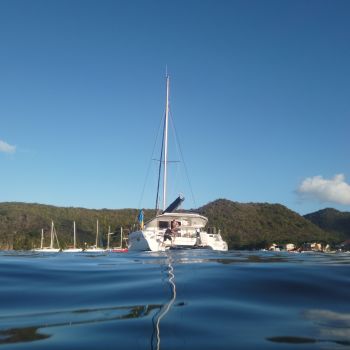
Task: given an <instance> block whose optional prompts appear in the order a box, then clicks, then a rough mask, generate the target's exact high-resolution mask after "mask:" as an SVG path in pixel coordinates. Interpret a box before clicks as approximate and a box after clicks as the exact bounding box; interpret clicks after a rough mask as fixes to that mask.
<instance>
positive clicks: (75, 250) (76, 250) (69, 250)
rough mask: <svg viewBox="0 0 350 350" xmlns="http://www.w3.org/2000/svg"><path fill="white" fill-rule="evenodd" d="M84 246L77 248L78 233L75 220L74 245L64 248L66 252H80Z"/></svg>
mask: <svg viewBox="0 0 350 350" xmlns="http://www.w3.org/2000/svg"><path fill="white" fill-rule="evenodd" d="M82 251H83V249H82V248H77V234H76V227H75V221H74V222H73V247H72V248H67V249H63V252H65V253H79V252H82Z"/></svg>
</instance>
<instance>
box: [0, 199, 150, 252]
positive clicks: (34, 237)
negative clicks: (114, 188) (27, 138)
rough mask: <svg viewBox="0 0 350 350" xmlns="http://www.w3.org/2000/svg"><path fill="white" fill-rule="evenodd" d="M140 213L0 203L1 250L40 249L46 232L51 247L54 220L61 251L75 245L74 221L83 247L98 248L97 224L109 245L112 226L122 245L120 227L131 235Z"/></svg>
mask: <svg viewBox="0 0 350 350" xmlns="http://www.w3.org/2000/svg"><path fill="white" fill-rule="evenodd" d="M137 213H138V211H137V210H136V209H119V210H109V209H100V210H94V209H84V208H62V207H55V206H51V205H43V204H28V203H16V202H11V203H0V247H1V248H2V249H32V248H33V247H39V246H40V232H41V229H42V228H43V229H44V235H45V245H48V244H49V234H50V227H51V226H50V225H51V220H53V221H54V223H55V228H56V231H57V234H58V238H59V241H60V245H61V247H66V246H68V245H72V244H73V221H74V220H75V221H76V229H77V240H78V244H79V245H80V246H84V243H85V242H86V243H87V244H88V245H92V244H94V242H95V240H96V220H97V219H98V220H99V231H100V233H101V234H102V236H103V237H104V238H103V240H104V242H106V240H107V236H106V233H107V232H108V226H110V227H111V232H116V234H115V235H113V236H112V237H113V240H114V241H115V242H116V243H115V245H118V244H119V242H120V235H119V237H118V234H119V232H120V227H121V226H122V227H123V229H124V230H125V231H126V232H127V231H128V230H130V229H132V225H133V224H134V223H135V222H136V217H137ZM153 214H154V211H152V210H145V217H146V218H147V217H151V216H152V215H153Z"/></svg>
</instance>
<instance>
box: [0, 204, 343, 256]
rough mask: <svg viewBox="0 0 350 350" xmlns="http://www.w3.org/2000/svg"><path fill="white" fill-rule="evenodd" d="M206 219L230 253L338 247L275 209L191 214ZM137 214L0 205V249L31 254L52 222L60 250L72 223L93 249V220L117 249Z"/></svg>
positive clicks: (334, 236) (330, 237)
mask: <svg viewBox="0 0 350 350" xmlns="http://www.w3.org/2000/svg"><path fill="white" fill-rule="evenodd" d="M196 211H197V212H199V213H201V214H202V215H205V216H207V217H208V219H209V224H208V226H210V227H216V228H218V229H220V230H221V233H222V236H223V238H224V239H225V240H226V241H227V242H228V244H229V247H230V248H262V247H266V246H268V245H269V244H271V243H273V242H275V243H289V242H291V243H296V244H301V243H304V242H311V241H321V242H330V243H335V242H339V241H340V240H341V239H340V238H339V235H338V233H334V232H333V233H330V232H325V231H324V230H322V229H321V228H320V227H318V226H316V225H314V224H313V223H312V222H310V221H309V220H307V219H305V218H303V217H302V216H300V215H298V214H297V213H295V212H293V211H291V210H289V209H288V208H286V207H284V206H282V205H280V204H267V203H247V204H242V203H237V202H232V201H229V200H225V199H219V200H216V201H214V202H211V203H208V204H207V205H205V206H203V207H201V208H199V209H196ZM144 212H145V221H147V219H150V218H152V217H153V216H154V214H155V212H154V210H144ZM137 214H138V210H137V209H116V210H110V209H100V210H94V209H84V208H63V207H55V206H51V205H42V204H28V203H15V202H11V203H0V248H2V249H31V248H33V247H38V246H40V232H41V229H42V228H44V230H45V240H46V242H45V244H46V245H48V239H49V232H50V225H51V220H53V221H54V223H55V227H56V231H57V234H58V237H59V240H60V244H61V247H66V246H68V245H71V244H72V241H73V221H74V220H75V221H76V226H77V238H78V243H79V245H80V246H84V244H85V242H86V243H87V244H88V245H92V244H94V242H95V237H96V220H97V219H98V220H99V225H100V232H101V233H102V235H103V237H104V243H105V244H106V233H107V230H108V226H110V227H111V231H112V232H116V234H115V235H113V236H112V237H113V240H114V242H115V243H114V244H115V245H118V244H119V239H120V236H119V232H120V227H121V226H122V227H123V228H124V230H125V231H126V232H127V231H130V230H132V228H133V225H135V224H136V218H137Z"/></svg>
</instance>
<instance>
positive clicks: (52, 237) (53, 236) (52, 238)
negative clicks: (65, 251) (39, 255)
mask: <svg viewBox="0 0 350 350" xmlns="http://www.w3.org/2000/svg"><path fill="white" fill-rule="evenodd" d="M55 241H56V244H57V247H58V248H54V243H55ZM60 250H61V248H60V244H59V242H58V238H57V233H56V229H55V225H54V223H53V221H51V232H50V246H49V247H44V229H41V240H40V248H35V249H33V251H35V252H43V253H56V252H59V251H60Z"/></svg>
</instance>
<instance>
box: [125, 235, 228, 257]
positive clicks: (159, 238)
mask: <svg viewBox="0 0 350 350" xmlns="http://www.w3.org/2000/svg"><path fill="white" fill-rule="evenodd" d="M186 248H187V249H188V248H206V249H212V250H216V251H227V250H228V247H227V243H226V242H225V241H223V240H222V238H221V236H218V235H212V234H208V233H206V232H201V235H200V240H198V239H197V238H193V237H174V238H173V240H172V241H170V240H165V241H164V238H163V234H162V233H159V234H157V233H155V232H152V231H146V230H144V231H141V230H140V231H135V232H132V233H130V235H129V251H152V252H162V251H165V250H167V249H186Z"/></svg>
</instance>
